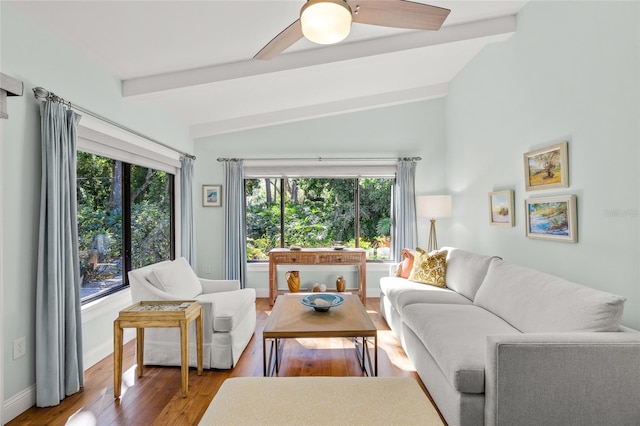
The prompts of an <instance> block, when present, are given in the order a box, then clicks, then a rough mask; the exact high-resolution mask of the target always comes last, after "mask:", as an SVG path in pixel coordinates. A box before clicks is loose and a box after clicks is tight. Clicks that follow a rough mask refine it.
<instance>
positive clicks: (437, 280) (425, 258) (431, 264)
mask: <svg viewBox="0 0 640 426" xmlns="http://www.w3.org/2000/svg"><path fill="white" fill-rule="evenodd" d="M415 254H416V257H415V259H414V260H413V268H412V269H411V274H409V281H415V282H417V283H423V284H431V285H435V286H437V287H446V286H447V282H446V280H445V275H446V272H447V251H446V250H442V251H435V250H434V251H432V252H431V253H427V252H426V251H424V250H422V249H421V248H420V247H417V248H416V253H415Z"/></svg>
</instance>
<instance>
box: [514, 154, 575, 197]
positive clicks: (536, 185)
mask: <svg viewBox="0 0 640 426" xmlns="http://www.w3.org/2000/svg"><path fill="white" fill-rule="evenodd" d="M524 174H525V176H524V181H525V185H526V187H527V191H536V190H539V189H551V188H567V187H568V186H569V164H568V159H567V142H560V143H557V144H555V145H551V146H548V147H546V148H542V149H538V150H535V151H531V152H527V153H525V154H524Z"/></svg>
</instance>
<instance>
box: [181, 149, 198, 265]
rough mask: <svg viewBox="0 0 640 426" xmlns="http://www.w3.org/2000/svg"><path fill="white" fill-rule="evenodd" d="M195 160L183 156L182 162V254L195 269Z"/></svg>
mask: <svg viewBox="0 0 640 426" xmlns="http://www.w3.org/2000/svg"><path fill="white" fill-rule="evenodd" d="M194 162H195V160H194V159H193V158H188V157H182V158H180V163H182V167H181V168H180V198H181V202H180V218H181V223H180V236H181V247H180V249H181V254H182V257H184V258H185V259H187V261H188V262H189V264H190V265H191V267H192V268H193V270H194V271H197V270H198V269H197V265H196V260H197V257H196V230H195V218H194V204H193V182H194V177H193V176H194Z"/></svg>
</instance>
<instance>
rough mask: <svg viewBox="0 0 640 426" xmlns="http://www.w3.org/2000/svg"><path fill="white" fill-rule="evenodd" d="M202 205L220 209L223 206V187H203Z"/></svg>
mask: <svg viewBox="0 0 640 426" xmlns="http://www.w3.org/2000/svg"><path fill="white" fill-rule="evenodd" d="M202 205H203V206H204V207H220V206H221V205H222V185H202Z"/></svg>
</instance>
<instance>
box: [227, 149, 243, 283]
mask: <svg viewBox="0 0 640 426" xmlns="http://www.w3.org/2000/svg"><path fill="white" fill-rule="evenodd" d="M224 175H225V186H226V188H227V189H226V191H224V190H223V191H222V192H223V202H224V260H223V262H224V277H225V279H227V280H240V285H241V287H242V288H245V286H246V283H247V246H246V242H247V237H246V233H247V232H246V226H245V218H246V215H245V204H244V169H243V161H242V160H226V161H225V162H224Z"/></svg>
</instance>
